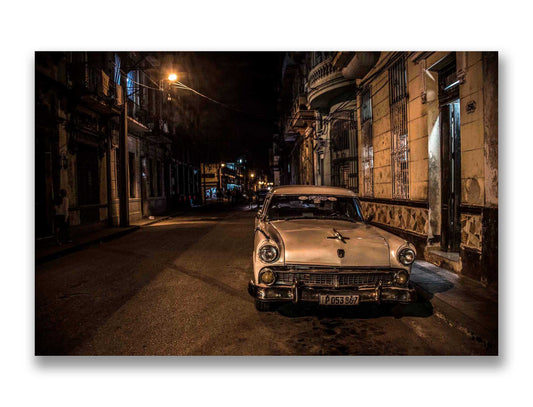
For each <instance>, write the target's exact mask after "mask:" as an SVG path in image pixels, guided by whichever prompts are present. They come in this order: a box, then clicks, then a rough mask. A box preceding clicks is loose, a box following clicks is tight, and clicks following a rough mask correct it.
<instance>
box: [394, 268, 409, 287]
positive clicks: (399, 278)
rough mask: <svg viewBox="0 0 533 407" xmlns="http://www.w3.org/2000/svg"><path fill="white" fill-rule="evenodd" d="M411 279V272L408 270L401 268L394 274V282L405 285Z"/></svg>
mask: <svg viewBox="0 0 533 407" xmlns="http://www.w3.org/2000/svg"><path fill="white" fill-rule="evenodd" d="M408 280H409V274H407V271H404V270H401V271H398V272H397V273H396V274H395V275H394V282H395V283H396V284H398V285H405V284H406V283H407V281H408Z"/></svg>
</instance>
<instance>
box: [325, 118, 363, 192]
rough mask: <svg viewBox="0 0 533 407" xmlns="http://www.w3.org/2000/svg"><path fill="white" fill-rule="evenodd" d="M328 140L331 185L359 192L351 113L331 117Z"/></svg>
mask: <svg viewBox="0 0 533 407" xmlns="http://www.w3.org/2000/svg"><path fill="white" fill-rule="evenodd" d="M330 140H331V161H332V184H333V185H335V186H340V187H344V188H349V189H351V190H352V191H354V192H359V178H358V175H357V172H358V157H357V121H356V119H355V115H354V112H353V111H344V112H337V113H335V114H334V115H333V119H332V123H331V130H330Z"/></svg>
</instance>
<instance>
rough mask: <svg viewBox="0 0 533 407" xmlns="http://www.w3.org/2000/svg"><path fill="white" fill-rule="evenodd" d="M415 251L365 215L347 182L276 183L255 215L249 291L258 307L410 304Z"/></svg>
mask: <svg viewBox="0 0 533 407" xmlns="http://www.w3.org/2000/svg"><path fill="white" fill-rule="evenodd" d="M415 256H416V251H415V248H414V246H413V245H412V244H410V243H409V242H407V241H406V240H404V239H402V238H400V237H398V236H396V235H394V234H392V233H389V232H387V231H385V230H383V229H380V228H378V227H376V226H373V225H371V224H370V223H369V221H368V219H364V217H363V213H362V210H361V205H360V203H359V200H358V198H357V195H356V194H355V193H354V192H352V191H350V190H348V189H345V188H338V187H324V186H322V187H320V186H297V185H290V186H280V187H275V188H273V189H272V191H271V192H270V193H269V194H268V195H267V197H266V199H265V204H264V206H263V208H262V209H261V210H260V211H259V212H258V214H257V217H256V219H255V239H254V251H253V273H254V274H253V279H252V280H251V281H250V282H249V285H248V291H249V293H250V295H252V296H253V297H254V298H255V306H256V308H257V309H258V310H259V311H271V310H273V309H275V308H276V307H277V306H278V305H280V304H281V303H283V302H292V303H300V302H314V303H318V304H319V305H321V306H354V305H358V304H360V303H362V302H376V303H380V302H385V303H387V302H388V303H408V302H411V301H414V300H415V291H414V289H413V287H412V286H411V284H410V282H409V277H410V273H411V265H412V264H413V262H414V260H415Z"/></svg>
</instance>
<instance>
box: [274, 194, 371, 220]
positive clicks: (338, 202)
mask: <svg viewBox="0 0 533 407" xmlns="http://www.w3.org/2000/svg"><path fill="white" fill-rule="evenodd" d="M267 218H268V219H269V220H280V219H294V218H326V219H331V218H333V219H336V218H339V219H345V220H350V221H362V218H361V211H360V208H359V207H358V203H357V201H356V200H355V199H354V198H352V197H346V196H334V195H273V196H272V199H271V200H270V204H269V206H268V211H267Z"/></svg>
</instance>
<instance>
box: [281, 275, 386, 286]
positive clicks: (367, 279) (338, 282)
mask: <svg viewBox="0 0 533 407" xmlns="http://www.w3.org/2000/svg"><path fill="white" fill-rule="evenodd" d="M277 274H278V279H277V283H278V284H293V283H294V282H295V281H296V280H298V282H300V283H301V284H304V285H317V286H329V287H344V286H358V285H376V284H378V283H379V282H380V281H381V283H382V284H383V285H387V284H392V280H393V276H394V274H393V273H342V274H341V273H316V272H315V273H287V272H281V273H280V272H278V273H277Z"/></svg>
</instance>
